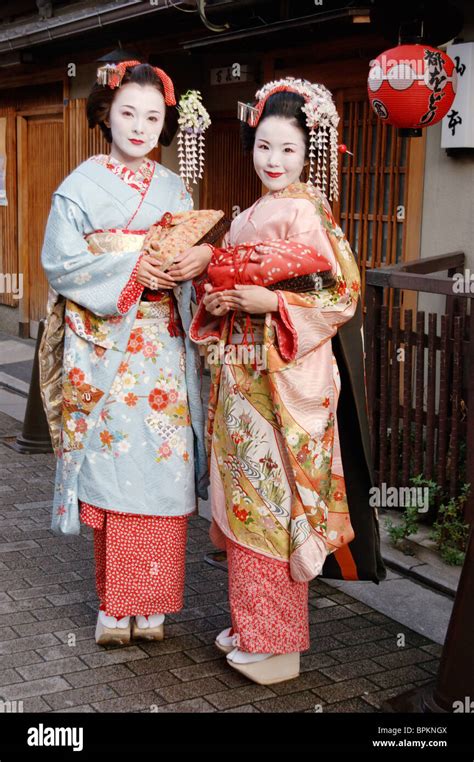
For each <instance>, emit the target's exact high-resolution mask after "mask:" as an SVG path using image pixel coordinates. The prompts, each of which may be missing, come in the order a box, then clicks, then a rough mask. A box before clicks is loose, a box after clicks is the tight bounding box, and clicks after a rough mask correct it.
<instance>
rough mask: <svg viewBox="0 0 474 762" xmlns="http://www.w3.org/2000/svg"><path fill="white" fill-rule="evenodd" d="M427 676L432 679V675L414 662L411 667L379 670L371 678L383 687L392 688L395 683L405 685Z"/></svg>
mask: <svg viewBox="0 0 474 762" xmlns="http://www.w3.org/2000/svg"><path fill="white" fill-rule="evenodd" d="M426 678H430V679H431V675H428V674H427V673H426V672H424V671H423V670H422V669H421V668H420V667H417V666H415V665H414V664H412V665H411V666H409V667H401V668H400V669H391V670H388V671H387V672H378V673H377V674H376V675H371V677H370V679H371V680H372V681H373V682H374V683H375V684H376V685H379V686H380V687H381V688H390V687H391V686H394V685H403V684H404V683H410V682H413V681H415V680H424V679H426Z"/></svg>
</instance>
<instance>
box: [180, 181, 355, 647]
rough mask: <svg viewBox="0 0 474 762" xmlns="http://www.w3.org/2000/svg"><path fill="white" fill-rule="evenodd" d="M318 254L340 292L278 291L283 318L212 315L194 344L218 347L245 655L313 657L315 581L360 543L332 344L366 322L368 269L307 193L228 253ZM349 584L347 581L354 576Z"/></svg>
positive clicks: (214, 496) (256, 220)
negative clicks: (252, 246) (272, 246)
mask: <svg viewBox="0 0 474 762" xmlns="http://www.w3.org/2000/svg"><path fill="white" fill-rule="evenodd" d="M276 239H278V240H280V241H287V242H298V243H302V244H305V245H308V246H311V247H313V248H315V249H316V250H317V251H318V252H319V253H320V254H322V255H324V256H325V257H326V258H327V259H328V260H329V261H330V262H331V264H332V267H333V269H334V271H335V274H336V285H335V286H334V287H332V288H329V289H325V290H320V291H311V292H304V293H293V292H289V291H277V294H278V301H279V305H278V312H275V313H267V314H266V315H254V316H251V323H252V333H253V341H252V342H251V343H250V345H248V344H247V345H246V346H245V350H246V351H247V355H245V352H244V345H243V344H242V331H243V326H244V323H245V319H246V315H245V314H243V313H237V315H236V316H235V320H234V323H233V333H232V334H231V335H230V336H229V327H230V316H229V314H228V315H226V316H225V317H224V318H216V317H214V316H212V315H210V314H209V313H207V312H205V310H204V309H203V305H201V307H200V310H199V312H198V314H197V315H196V316H195V318H194V320H193V322H192V324H191V328H190V336H191V338H192V339H193V340H194V341H196V342H197V343H202V344H209V345H210V346H209V347H208V362H209V365H210V368H211V376H212V389H211V397H210V403H209V425H208V448H209V452H208V455H209V461H210V474H211V502H212V515H213V524H212V528H211V537H212V539H213V541H214V542H215V544H216V545H217V546H218V547H224V546H225V547H226V548H227V554H228V562H229V595H230V605H231V614H232V626H233V629H234V631H235V632H236V633H237V634H238V638H239V645H240V648H242V649H243V650H244V651H248V652H261V653H287V652H293V651H302V650H305V649H307V648H308V647H309V627H308V612H307V598H308V581H309V580H311V579H313V578H314V577H316V576H317V575H318V574H319V573H320V571H321V568H322V565H323V563H324V560H325V558H326V555H327V554H328V553H332V552H334V551H336V550H337V551H338V556H340V557H341V559H342V560H340V561H339V563H342V564H343V565H344V563H347V565H348V566H349V567H350V564H351V557H350V554H347V558H345V556H344V548H345V547H346V546H347V544H348V543H349V542H350V541H351V540H352V539H353V537H354V532H353V529H352V526H351V522H350V517H349V510H348V504H347V497H346V491H345V483H344V475H343V468H342V460H341V452H340V446H339V434H338V428H337V417H336V410H337V403H338V397H339V392H340V377H339V370H338V366H337V363H336V359H335V357H334V355H333V352H332V345H331V337H332V336H334V335H335V333H336V332H337V329H338V327H339V326H341V325H342V324H343V323H345V322H346V321H348V320H349V319H350V318H351V317H352V316H353V315H354V312H355V309H356V306H357V300H358V298H359V289H360V278H359V273H358V269H357V264H356V262H355V260H354V257H353V254H352V252H351V249H350V247H349V244H348V243H347V241H346V239H345V237H344V234H343V233H342V230H341V229H340V228H339V227H338V226H337V225H336V223H335V221H334V218H333V217H332V214H331V211H330V208H329V205H328V204H327V201H326V200H325V199H324V198H323V197H322V196H321V194H319V193H318V191H316V189H315V188H312V187H310V186H307V185H305V184H303V183H296V184H293V185H290V186H288V187H287V188H286V189H285V190H283V191H279V192H276V193H272V194H267V195H266V196H263V197H262V198H261V199H259V200H258V201H257V202H256V203H255V204H254V205H253V206H252V207H251V208H250V209H247V210H245V211H244V212H242V213H241V214H240V215H239V216H238V217H237V218H236V219H235V220H234V221H233V223H232V227H231V229H230V231H229V233H228V234H227V236H226V239H225V241H224V246H234V245H236V244H242V243H250V242H259V241H260V242H261V241H265V242H266V243H268V242H269V241H271V240H276ZM344 571H345V573H346V574H345V576H347V577H350V574H351V570H350V568H346V569H344Z"/></svg>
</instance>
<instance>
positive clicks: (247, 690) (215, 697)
mask: <svg viewBox="0 0 474 762" xmlns="http://www.w3.org/2000/svg"><path fill="white" fill-rule="evenodd" d="M205 697H206V699H207V700H208V701H210V702H211V704H213V705H214V706H215V707H216V708H217V709H230V708H231V707H233V706H239V705H240V704H254V703H255V702H257V701H259V700H261V699H265V698H272V697H273V698H274V697H275V694H274V693H273V691H272V690H271V689H270V688H269V687H267V686H265V685H257V684H256V683H251V684H249V681H248V680H247V685H244V686H242V687H241V688H231V689H230V690H226V691H224V690H221V691H219V692H218V693H207V692H206V696H205Z"/></svg>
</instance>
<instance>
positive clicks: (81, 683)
mask: <svg viewBox="0 0 474 762" xmlns="http://www.w3.org/2000/svg"><path fill="white" fill-rule="evenodd" d="M52 663H53V664H54V662H52ZM83 666H84V669H82V670H81V671H80V672H79V671H78V672H74V673H71V674H68V676H67V681H68V683H71V685H72V687H73V688H85V687H86V686H87V685H99V684H102V683H111V684H112V683H113V681H115V680H126V679H127V678H129V677H134V673H133V672H132V670H131V669H130V667H129V666H128V665H127V664H112V665H111V666H110V667H96V668H95V669H90V668H89V667H88V666H87V665H86V664H84V665H83Z"/></svg>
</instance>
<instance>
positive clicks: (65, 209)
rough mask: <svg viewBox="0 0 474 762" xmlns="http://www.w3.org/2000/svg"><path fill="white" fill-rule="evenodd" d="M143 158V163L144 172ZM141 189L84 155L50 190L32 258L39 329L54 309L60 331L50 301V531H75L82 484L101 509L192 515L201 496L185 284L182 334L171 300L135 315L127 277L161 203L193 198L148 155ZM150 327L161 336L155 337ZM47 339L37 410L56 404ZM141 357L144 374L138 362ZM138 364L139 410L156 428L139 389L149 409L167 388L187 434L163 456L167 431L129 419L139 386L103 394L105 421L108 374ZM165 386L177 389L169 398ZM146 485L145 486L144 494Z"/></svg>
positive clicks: (195, 365)
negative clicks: (37, 261) (142, 449)
mask: <svg viewBox="0 0 474 762" xmlns="http://www.w3.org/2000/svg"><path fill="white" fill-rule="evenodd" d="M147 166H148V165H147V164H145V165H144V169H143V173H144V174H145V175H146V167H147ZM129 177H131V176H129ZM141 190H142V191H143V192H140V191H138V190H137V189H135V188H133V187H131V185H129V184H128V183H127V182H124V180H123V178H122V177H121V176H118V175H117V174H115V172H112V171H110V169H107V167H105V166H104V165H103V164H102V163H101V162H100V161H95V160H94V158H92V159H89V160H87V161H86V162H84V163H83V164H81V165H80V166H79V167H78V168H77V169H76V170H74V172H72V173H71V174H70V175H69V176H68V177H67V178H66V179H65V180H64V181H63V183H62V184H61V185H60V187H59V188H58V189H57V191H56V192H55V193H54V194H53V202H52V208H51V212H50V215H49V218H48V223H47V227H46V233H45V240H44V244H43V250H42V255H41V261H42V265H43V267H44V270H45V272H46V275H47V277H48V280H49V283H50V292H49V299H48V308H47V316H48V317H47V323H46V329H45V334H44V336H47V335H48V328H49V321H50V320H52V319H53V318H54V321H55V323H54V325H55V324H56V323H57V325H58V331H59V330H60V329H61V311H60V310H58V306H59V305H60V304H61V303H64V307H63V309H64V315H63V322H62V324H63V331H64V346H63V358H62V371H61V372H62V404H61V413H62V426H61V429H60V441H59V445H58V446H57V447H56V449H55V452H56V456H57V464H56V468H57V470H56V480H55V492H54V498H53V518H52V528H53V530H54V531H56V532H62V533H65V534H78V533H79V532H80V521H79V507H78V499H79V495H78V489H79V487H81V489H83V490H84V493H81V498H84V499H85V501H86V502H89V503H92V504H95V505H99V506H101V507H104V508H106V509H109V510H115V511H119V512H120V511H122V512H127V513H137V514H147V515H156V516H170V515H185V514H188V513H191V512H192V511H194V510H195V505H196V494H198V495H199V496H201V497H203V498H206V497H207V483H208V477H207V464H206V462H205V452H204V441H203V424H204V412H203V406H202V398H201V390H200V384H201V379H200V365H201V362H200V358H199V353H198V350H197V348H196V347H194V346H193V345H192V344H191V342H190V340H189V338H188V336H187V335H186V333H187V329H188V327H189V324H190V321H191V317H192V314H191V301H192V299H193V295H194V290H193V286H192V282H191V281H186V282H183V283H182V284H180V285H179V286H178V287H176V288H175V289H174V294H175V297H176V300H177V307H178V311H179V314H180V317H181V321H182V325H183V329H184V332H185V335H184V337H181V336H180V337H176V336H173V337H172V336H170V335H169V333H168V332H167V330H166V326H167V322H168V316H169V304H168V305H166V304H163V305H162V310H164V311H165V312H166V315H165V314H163V315H162V317H161V318H159V316H158V320H157V319H156V318H157V316H156V314H152V315H142V316H140V310H141V309H142V307H141V304H142V303H140V301H139V299H140V295H141V293H142V291H143V287H142V286H140V284H138V286H139V288H137V284H136V283H135V282H134V273H136V268H137V263H138V260H139V258H140V256H141V248H142V245H143V240H144V235H145V233H146V231H147V230H148V229H149V228H150V226H151V225H153V224H155V223H156V222H157V221H158V220H160V219H161V218H162V216H163V214H164V213H165V212H168V211H170V212H171V213H176V212H180V211H186V210H189V209H191V208H192V199H191V197H190V195H189V194H188V193H187V191H186V190H185V187H184V183H183V182H182V180H181V178H180V177H179V176H177V175H175V174H174V173H173V172H171V171H170V170H168V169H166V168H165V167H162V166H161V165H159V164H156V163H155V164H154V171H153V176H152V178H151V180H150V182H149V184H148V186H147V188H146V189H145V188H142V189H141ZM131 220H133V228H130V221H131ZM143 304H146V305H147V306H145V307H144V308H143V309H144V310H147V309H148V310H153V309H156V308H153V307H150V306H148V305H151V304H152V303H143ZM150 320H151V322H150ZM140 321H144V322H140ZM137 323H138V324H137ZM142 329H143V330H142ZM153 331H158V332H159V333H160V336H158V334H157V335H155V336H153V335H152V333H153ZM161 334H162V335H161ZM139 337H141V339H142V340H143V352H142V351H141V352H140V354H138V353H135V354H134V350H135V349H136V348H137V346H138V345H139V344H140V338H139ZM50 338H51V343H48V342H46V344H44V345H43V344H42V351H41V349H40V373H41V374H42V375H41V392H42V397H43V403H44V405H45V410H46V412H47V415H48V413H49V412H50V411H51V413H53V412H54V411H55V409H56V407H57V404H58V400H57V396H55V398H53V396H52V390H53V389H54V390H56V376H57V369H56V365H55V364H53V365H49V364H48V361H47V355H48V349H49V347H50V346H55V347H56V346H60V345H59V344H58V342H56V343H55V342H54V340H53V339H54V337H50ZM160 343H163V349H162V350H161V347H160ZM160 352H161V355H160ZM127 353H128V355H129V356H131V357H133V358H134V369H133V371H132V372H131V373H130V374H129V376H127V373H126V372H125V371H124V365H123V363H124V362H127V359H126V357H127ZM153 357H154V359H155V361H156V362H153ZM55 362H56V359H55ZM137 366H138V368H139V370H137ZM146 366H148V368H150V372H149V373H147V372H145V367H146ZM151 367H153V369H154V370H153V371H151ZM137 372H138V373H139V375H140V382H141V386H140V395H142V398H141V399H140V403H141V404H142V405H143V406H144V407H146V408H147V413H146V415H147V416H151V417H152V419H153V426H154V427H155V429H156V426H157V421H156V418H157V416H158V417H159V415H160V411H159V410H158V411H157V410H156V409H154V408H153V407H152V406H151V405H150V400H149V398H150V396H151V401H152V403H153V405H155V408H156V405H157V404H158V401H157V400H158V395H159V394H160V393H163V394H167V395H168V402H169V411H170V415H171V417H173V416H174V417H175V420H174V423H173V426H175V427H176V430H177V431H178V430H183V431H184V430H185V431H186V432H187V433H186V435H185V440H183V439H182V438H181V437H178V438H177V440H179V441H176V444H175V446H174V449H173V450H172V456H169V453H168V450H167V448H166V445H165V442H168V445H169V441H170V437H168V438H167V439H166V438H165V437H164V436H161V435H159V436H158V435H157V434H156V432H155V433H154V434H153V428H151V427H150V426H149V425H148V424H147V423H146V421H144V420H141V419H140V415H139V416H138V418H137V417H136V416H133V415H131V414H130V413H131V411H132V410H133V406H130V405H129V404H127V401H128V402H131V401H132V400H133V399H134V398H133V397H128V396H127V395H128V394H129V393H131V394H136V396H139V395H138V393H137V387H135V386H134V387H133V388H132V386H131V387H130V388H129V389H127V390H126V391H125V390H122V392H118V393H117V398H116V399H115V398H114V403H113V404H114V406H115V407H114V410H115V409H117V410H118V407H117V406H120V407H121V410H122V412H121V421H119V420H118V419H117V421H116V422H115V420H114V426H113V427H112V428H109V429H107V428H106V421H107V416H108V415H109V413H110V409H111V408H112V404H109V403H111V399H112V397H114V395H115V391H116V389H117V384H118V381H117V379H121V380H122V381H123V379H125V384H127V383H130V384H131V383H132V381H131V379H132V378H133V379H134V380H135V381H136V374H137ZM160 374H162V377H161V376H160ZM168 374H171V376H173V374H175V376H176V377H178V376H179V378H180V388H179V389H177V387H176V388H171V387H172V385H171V383H170V382H169V376H168ZM155 381H156V382H157V383H156V384H155ZM115 382H116V385H115V386H114V383H115ZM112 388H114V392H113V393H112V394H111V390H112ZM156 389H158V390H159V391H158V392H157V391H156ZM174 394H177V395H178V399H177V400H176V401H175V403H174V402H172V400H173V399H174ZM120 395H121V396H120ZM119 398H120V399H119ZM185 399H186V400H187V406H186V409H184V400H185ZM125 400H127V401H125ZM137 404H138V403H137ZM180 405H181V407H180ZM173 406H174V407H173ZM104 416H105V419H106V420H105V421H104ZM127 419H128V420H127ZM48 422H49V418H48ZM176 424H178V425H176ZM189 424H191V425H189ZM127 427H128V428H127ZM132 432H133V437H135V438H139V437H140V435H141V439H140V442H146V451H147V458H148V459H149V464H148V462H147V463H145V462H144V461H143V460H141V459H140V458H141V457H142V454H140V453H138V452H134V451H133V448H132V447H128V446H127V444H128V443H130V440H131V438H132V437H131V435H132ZM101 434H102V438H101ZM175 434H176V432H175ZM157 436H158V439H159V441H158V439H157V440H156V448H155V447H154V441H155V440H153V447H150V441H151V440H150V437H152V438H153V437H155V438H156V437H157ZM147 437H148V439H147ZM193 440H194V441H193ZM92 447H93V448H95V449H92ZM160 448H162V450H161V453H160V452H159V450H160ZM186 454H187V455H186ZM167 456H168V457H167ZM157 458H161V459H162V463H163V462H166V464H167V469H166V476H165V471H162V473H163V475H164V478H163V481H164V483H166V488H164V487H163V489H160V488H159V487H158V484H157V483H156V478H157V474H156V473H155V471H156V469H158V472H159V471H160V467H159V466H157V465H156V464H157V462H160V461H157ZM174 458H176V463H174V462H173V461H174ZM94 460H95V463H94ZM140 463H142V466H141V468H142V469H143V468H147V469H152V470H150V473H151V474H152V477H153V482H150V481H148V482H147V483H145V482H146V480H145V482H144V480H143V478H139V476H138V474H139V472H140V468H139V467H138V468H137V464H140ZM162 463H161V465H162ZM153 464H154V465H153ZM179 473H181V476H179ZM171 474H172V479H171V480H170V475H171ZM130 475H131V478H129V477H130ZM176 477H178V478H180V479H181V482H182V484H183V485H184V492H181V491H180V492H177V490H176V484H175V479H176ZM132 480H135V481H136V484H135V490H134V491H133V490H130V486H133V485H127V481H130V482H131V483H132ZM81 485H82V486H81ZM125 487H127V490H128V491H127V490H126V489H125ZM146 487H148V488H150V487H152V490H151V491H150V490H149V491H148V493H147V494H146V493H145V490H146ZM88 489H89V490H90V493H89V492H87V490H88ZM119 498H120V499H119Z"/></svg>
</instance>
